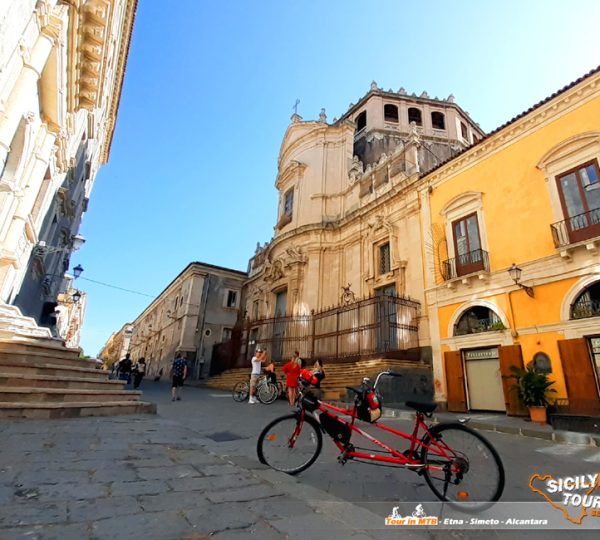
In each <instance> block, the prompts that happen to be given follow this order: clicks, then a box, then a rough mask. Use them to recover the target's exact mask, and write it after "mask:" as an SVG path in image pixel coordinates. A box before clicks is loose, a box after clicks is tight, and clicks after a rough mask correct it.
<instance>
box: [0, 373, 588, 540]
mask: <svg viewBox="0 0 600 540" xmlns="http://www.w3.org/2000/svg"><path fill="white" fill-rule="evenodd" d="M143 389H144V391H145V399H147V400H150V401H155V402H157V403H158V410H159V414H158V415H157V416H152V415H147V416H136V417H114V418H98V419H95V418H90V419H75V420H61V421H49V422H34V421H31V422H23V421H12V422H11V421H4V422H2V423H0V437H1V440H2V445H1V447H0V448H1V450H0V503H1V508H0V539H2V540H4V539H12V538H29V539H32V538H33V539H42V538H44V539H46V538H57V539H61V540H65V539H69V538H73V539H79V538H89V539H103V538H144V539H147V538H150V539H153V538H156V539H179V538H190V539H200V538H204V537H206V536H208V535H213V536H211V538H259V537H260V538H266V539H271V538H274V539H278V538H317V539H318V538H327V539H328V540H333V539H335V538H357V539H360V538H384V539H385V538H397V537H399V536H402V537H403V538H405V537H409V538H410V537H414V538H443V537H448V536H451V537H457V538H471V537H479V536H482V535H484V536H486V537H489V536H492V537H495V536H500V537H503V538H504V537H511V538H512V537H514V538H517V537H520V536H522V535H523V533H525V532H526V531H519V530H515V531H494V530H486V531H473V530H469V531H464V530H451V531H450V530H446V531H442V530H437V531H436V530H433V529H429V530H427V531H423V530H415V529H410V530H407V529H403V530H401V531H399V530H389V529H388V530H385V527H384V525H383V521H384V518H385V516H386V513H389V512H391V509H392V506H393V504H394V503H396V504H398V503H402V502H407V503H408V502H410V503H411V505H412V506H413V507H414V505H413V504H412V503H414V504H415V505H416V504H419V503H422V504H424V506H425V507H427V508H433V507H437V506H436V503H435V501H436V499H435V497H434V495H433V493H431V492H430V491H429V489H428V488H427V486H426V485H425V484H424V483H423V482H422V481H421V478H420V477H418V476H416V475H413V474H411V473H408V472H405V471H401V470H396V469H390V468H379V467H369V466H367V465H362V464H356V463H349V464H347V465H345V466H343V467H342V466H340V465H339V464H337V463H336V461H335V457H336V453H335V452H334V447H333V445H331V444H330V443H329V441H324V442H325V445H324V452H323V453H322V455H321V456H320V458H319V459H318V460H317V462H316V463H315V464H314V465H313V466H312V467H311V468H310V469H308V470H307V471H305V472H304V473H302V474H301V475H298V476H297V477H289V476H287V475H283V474H280V473H276V472H274V471H271V470H266V469H265V468H264V466H262V465H260V464H259V463H258V461H257V458H256V450H255V446H256V436H257V434H258V432H259V431H260V429H262V427H263V426H264V425H265V424H266V423H267V422H268V421H269V420H270V419H271V418H274V417H276V416H278V415H280V414H283V413H284V412H286V411H287V410H288V408H287V405H286V403H285V402H282V401H280V402H277V403H275V404H273V405H270V406H263V405H248V404H247V403H242V404H238V403H235V402H233V400H232V399H231V397H230V396H229V394H227V393H223V392H218V391H214V390H210V389H196V388H188V387H186V388H184V393H183V400H182V401H179V402H175V403H172V402H171V401H170V396H169V389H168V387H167V386H166V385H165V384H164V383H153V382H152V381H144V388H143ZM389 422H390V423H391V424H393V425H395V426H398V427H401V428H407V427H408V423H407V422H406V421H403V420H393V419H391V420H389ZM486 435H487V436H488V438H489V439H490V440H491V441H492V442H493V444H494V445H495V446H496V448H497V449H498V451H499V452H500V455H501V456H502V458H503V460H504V464H505V467H506V472H507V485H506V489H505V494H504V496H503V500H504V501H531V502H536V503H539V500H538V499H537V497H538V496H537V495H536V494H534V493H533V492H532V491H531V490H530V489H529V488H528V486H527V483H528V479H529V476H530V475H531V474H533V473H548V474H554V475H557V476H561V475H567V474H572V475H578V474H583V473H588V472H592V471H597V470H598V465H599V464H600V448H593V447H583V446H571V445H558V444H554V443H550V442H546V441H543V440H535V439H530V438H526V437H519V436H514V435H508V434H500V433H486ZM539 504H540V505H545V504H546V503H539ZM428 505H429V506H428ZM438 506H439V505H438ZM532 517H534V516H532ZM587 519H588V520H589V521H588V522H587V524H588V526H593V523H594V522H593V521H591V520H593V519H596V520H598V518H593V517H590V518H587ZM526 533H527V534H528V536H531V535H533V536H536V537H538V536H539V537H540V538H541V537H542V536H543V537H544V538H553V537H556V538H558V537H560V538H561V539H564V538H570V537H581V536H585V535H587V534H589V535H592V534H595V533H597V531H595V532H594V531H588V532H587V533H586V532H584V531H578V532H577V534H575V533H572V532H569V531H554V532H548V531H527V532H526Z"/></svg>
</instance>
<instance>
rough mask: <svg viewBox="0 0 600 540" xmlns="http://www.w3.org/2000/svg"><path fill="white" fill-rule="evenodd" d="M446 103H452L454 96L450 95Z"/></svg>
mask: <svg viewBox="0 0 600 540" xmlns="http://www.w3.org/2000/svg"><path fill="white" fill-rule="evenodd" d="M446 101H447V102H448V103H454V94H450V95H449V96H448V97H447V98H446Z"/></svg>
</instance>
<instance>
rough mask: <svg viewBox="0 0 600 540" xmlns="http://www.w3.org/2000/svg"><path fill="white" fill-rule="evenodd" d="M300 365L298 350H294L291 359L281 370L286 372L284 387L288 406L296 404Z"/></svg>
mask: <svg viewBox="0 0 600 540" xmlns="http://www.w3.org/2000/svg"><path fill="white" fill-rule="evenodd" d="M301 366H302V360H300V353H299V352H298V351H295V352H294V355H293V356H292V359H291V360H290V361H289V362H288V363H287V364H285V365H284V366H283V372H284V373H285V374H286V379H285V387H286V390H287V395H288V401H289V404H290V407H293V406H294V405H295V404H296V398H297V397H298V386H299V384H298V376H299V375H300V371H301V369H302V368H301Z"/></svg>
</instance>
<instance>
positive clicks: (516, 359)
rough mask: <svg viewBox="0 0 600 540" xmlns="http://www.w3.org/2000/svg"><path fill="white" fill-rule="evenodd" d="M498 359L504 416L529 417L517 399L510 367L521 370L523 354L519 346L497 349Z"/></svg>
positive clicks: (514, 380) (517, 395) (514, 381)
mask: <svg viewBox="0 0 600 540" xmlns="http://www.w3.org/2000/svg"><path fill="white" fill-rule="evenodd" d="M498 355H499V358H500V374H501V375H502V388H503V391H504V403H505V405H506V414H508V415H509V416H529V412H528V411H527V408H526V407H525V406H524V405H523V403H522V402H521V400H520V399H519V393H518V392H517V391H516V390H515V388H514V385H515V383H516V382H517V381H516V379H515V378H514V373H513V372H512V371H511V369H510V367H511V366H516V367H518V368H523V354H522V352H521V345H506V346H504V347H499V348H498Z"/></svg>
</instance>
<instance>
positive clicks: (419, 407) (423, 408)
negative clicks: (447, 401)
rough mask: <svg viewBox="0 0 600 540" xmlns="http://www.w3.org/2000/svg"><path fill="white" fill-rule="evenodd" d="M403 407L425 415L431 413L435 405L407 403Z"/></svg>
mask: <svg viewBox="0 0 600 540" xmlns="http://www.w3.org/2000/svg"><path fill="white" fill-rule="evenodd" d="M405 405H406V406H407V407H410V408H411V409H415V411H419V412H422V413H425V414H427V413H431V412H433V411H435V409H436V408H437V403H418V402H416V401H407V402H406V403H405Z"/></svg>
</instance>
